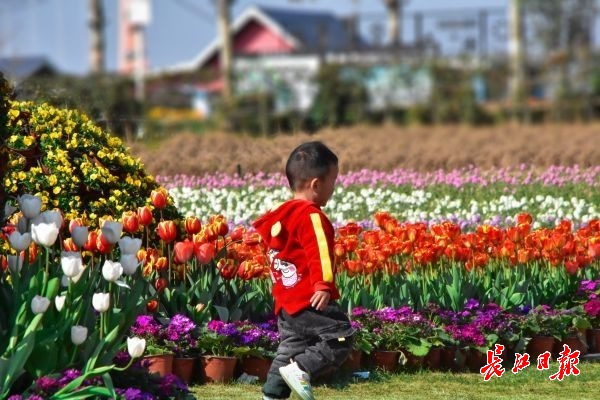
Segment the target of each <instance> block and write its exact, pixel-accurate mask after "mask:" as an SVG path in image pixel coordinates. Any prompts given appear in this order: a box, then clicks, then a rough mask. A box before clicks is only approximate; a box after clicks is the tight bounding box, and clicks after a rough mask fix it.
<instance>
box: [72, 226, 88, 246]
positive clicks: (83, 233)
mask: <svg viewBox="0 0 600 400" xmlns="http://www.w3.org/2000/svg"><path fill="white" fill-rule="evenodd" d="M88 235H89V230H88V227H87V226H76V227H75V228H73V233H72V234H71V238H72V239H73V242H74V243H75V244H76V245H77V246H78V247H83V246H85V244H86V243H87V240H88Z"/></svg>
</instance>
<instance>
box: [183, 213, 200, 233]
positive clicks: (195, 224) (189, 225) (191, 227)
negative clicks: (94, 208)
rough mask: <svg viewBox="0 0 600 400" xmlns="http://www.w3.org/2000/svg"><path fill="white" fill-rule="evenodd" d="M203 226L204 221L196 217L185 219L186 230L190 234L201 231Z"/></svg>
mask: <svg viewBox="0 0 600 400" xmlns="http://www.w3.org/2000/svg"><path fill="white" fill-rule="evenodd" d="M201 228H202V223H201V222H200V220H199V219H198V218H196V217H187V218H186V219H185V231H186V232H187V234H188V235H194V234H196V233H198V232H200V229H201Z"/></svg>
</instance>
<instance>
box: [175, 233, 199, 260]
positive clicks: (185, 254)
mask: <svg viewBox="0 0 600 400" xmlns="http://www.w3.org/2000/svg"><path fill="white" fill-rule="evenodd" d="M174 251H175V262H176V263H178V264H183V263H186V262H188V261H189V259H190V258H192V256H193V255H194V243H193V242H190V241H189V240H188V239H185V240H184V241H183V242H177V243H175V247H174Z"/></svg>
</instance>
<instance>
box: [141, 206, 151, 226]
mask: <svg viewBox="0 0 600 400" xmlns="http://www.w3.org/2000/svg"><path fill="white" fill-rule="evenodd" d="M137 216H138V222H139V223H140V224H141V225H143V226H148V225H150V224H151V223H152V210H151V209H150V207H148V206H144V207H138V209H137Z"/></svg>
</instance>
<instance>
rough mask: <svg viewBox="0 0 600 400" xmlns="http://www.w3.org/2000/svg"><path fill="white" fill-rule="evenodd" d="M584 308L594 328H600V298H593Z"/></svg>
mask: <svg viewBox="0 0 600 400" xmlns="http://www.w3.org/2000/svg"><path fill="white" fill-rule="evenodd" d="M583 310H584V311H585V314H586V315H587V317H588V321H589V322H590V325H591V327H592V328H593V329H598V328H600V299H599V298H593V299H590V300H588V301H586V302H585V303H584V304H583Z"/></svg>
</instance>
